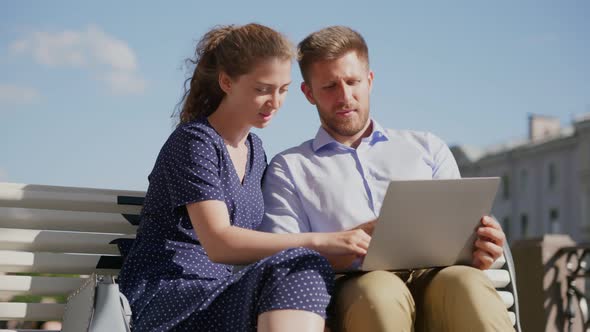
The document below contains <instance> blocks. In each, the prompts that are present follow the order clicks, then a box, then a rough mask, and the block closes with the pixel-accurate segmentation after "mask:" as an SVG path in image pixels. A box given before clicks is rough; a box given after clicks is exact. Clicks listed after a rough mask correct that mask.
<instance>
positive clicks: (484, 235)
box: [473, 216, 506, 270]
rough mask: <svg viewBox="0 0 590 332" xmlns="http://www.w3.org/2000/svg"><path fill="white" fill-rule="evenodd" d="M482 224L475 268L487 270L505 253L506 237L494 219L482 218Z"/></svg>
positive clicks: (474, 260) (479, 229) (475, 257)
mask: <svg viewBox="0 0 590 332" xmlns="http://www.w3.org/2000/svg"><path fill="white" fill-rule="evenodd" d="M481 223H482V225H483V226H481V227H479V228H478V229H477V239H476V240H475V250H474V251H473V267H476V268H478V269H480V270H487V269H489V268H490V266H492V264H493V263H494V262H495V261H496V259H498V258H500V256H502V254H503V253H504V249H503V248H504V243H505V242H506V235H505V234H504V232H503V231H502V227H500V224H499V223H498V222H497V221H496V220H494V218H492V217H489V216H484V217H483V218H481Z"/></svg>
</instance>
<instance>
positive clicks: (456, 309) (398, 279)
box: [328, 266, 514, 332]
mask: <svg viewBox="0 0 590 332" xmlns="http://www.w3.org/2000/svg"><path fill="white" fill-rule="evenodd" d="M330 315H331V318H330V320H329V321H328V324H329V325H330V326H331V330H332V332H336V331H344V332H357V331H363V332H379V331H396V332H397V331H420V332H422V331H436V332H445V331H453V332H462V331H477V332H485V331H514V328H513V327H512V323H511V321H510V319H509V317H508V312H507V310H506V307H505V305H504V303H503V302H502V299H501V298H500V296H499V295H498V293H497V292H496V290H495V289H494V287H493V285H492V283H491V281H490V280H489V279H488V278H487V277H486V276H485V274H484V273H483V272H482V271H480V270H478V269H475V268H472V267H467V266H451V267H447V268H444V269H428V270H415V271H412V272H407V273H403V272H402V273H393V272H387V271H373V272H368V273H355V274H350V275H344V276H341V277H339V278H338V279H337V280H336V289H335V293H334V296H333V298H332V303H331V305H330Z"/></svg>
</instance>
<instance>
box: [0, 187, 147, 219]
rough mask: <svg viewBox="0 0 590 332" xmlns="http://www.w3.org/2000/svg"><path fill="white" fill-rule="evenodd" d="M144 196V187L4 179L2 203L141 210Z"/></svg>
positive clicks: (126, 210)
mask: <svg viewBox="0 0 590 332" xmlns="http://www.w3.org/2000/svg"><path fill="white" fill-rule="evenodd" d="M144 196H145V192H141V191H126V190H106V189H90V188H73V187H58V186H41V185H24V184H14V183H0V206H4V207H22V208H34V209H50V210H69V211H93V212H118V213H133V214H137V213H138V212H139V210H140V209H141V202H142V201H143V197H144ZM119 201H124V203H129V202H131V201H136V203H139V204H140V205H139V206H138V205H124V204H119Z"/></svg>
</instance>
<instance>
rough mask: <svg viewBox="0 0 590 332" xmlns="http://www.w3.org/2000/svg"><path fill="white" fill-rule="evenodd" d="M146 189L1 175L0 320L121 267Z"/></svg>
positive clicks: (503, 291) (42, 315)
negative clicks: (19, 180) (26, 181)
mask: <svg viewBox="0 0 590 332" xmlns="http://www.w3.org/2000/svg"><path fill="white" fill-rule="evenodd" d="M144 196H145V192H141V191H125V190H106V189H92V188H73V187H57V186H43V185H23V184H14V183H0V321H4V320H18V321H47V320H61V317H62V315H63V310H64V304H63V303H26V302H8V301H9V300H10V298H12V297H13V296H19V295H39V296H64V295H67V294H69V293H71V292H72V291H74V290H75V289H77V288H78V287H79V286H80V285H81V284H82V283H83V282H84V281H85V280H86V278H87V277H88V275H89V274H91V273H92V272H97V273H102V274H113V275H116V274H117V273H118V271H119V269H120V267H121V264H122V258H121V256H120V255H119V251H118V248H117V245H116V243H117V241H120V240H121V239H133V238H134V237H135V232H136V229H137V225H138V224H139V213H140V210H141V205H142V204H143V198H144ZM2 273H5V274H4V275H1V274H2ZM56 274H57V275H56ZM486 275H487V276H488V277H489V278H490V279H491V280H492V283H493V284H494V287H496V288H497V290H498V292H499V294H500V296H501V297H502V299H503V300H504V303H505V304H506V307H507V308H514V299H515V297H514V296H513V293H514V289H513V287H512V285H511V275H510V273H509V271H508V269H507V268H506V260H505V259H504V258H502V259H500V260H498V261H497V262H496V264H495V265H494V266H493V269H491V270H488V271H486ZM510 315H511V319H512V321H513V322H515V321H516V316H515V314H514V313H513V312H510Z"/></svg>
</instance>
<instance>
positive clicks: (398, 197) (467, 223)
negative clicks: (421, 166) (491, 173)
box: [361, 177, 500, 271]
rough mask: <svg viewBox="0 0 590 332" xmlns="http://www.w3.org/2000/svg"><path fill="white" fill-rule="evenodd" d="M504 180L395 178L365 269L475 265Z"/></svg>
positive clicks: (364, 265) (363, 266)
mask: <svg viewBox="0 0 590 332" xmlns="http://www.w3.org/2000/svg"><path fill="white" fill-rule="evenodd" d="M499 182H500V178H498V177H491V178H463V179H448V180H411V181H392V182H391V183H390V184H389V187H388V189H387V193H386V195H385V199H384V201H383V206H382V208H381V213H380V216H379V221H378V222H377V224H376V226H375V229H374V231H373V236H372V239H371V243H370V245H369V250H368V252H367V255H366V256H365V259H364V261H363V264H362V266H361V270H363V271H372V270H406V269H416V268H427V267H439V266H449V265H456V264H463V265H470V264H471V261H472V251H473V243H474V241H475V237H476V235H475V230H476V229H477V227H479V226H480V225H481V222H480V220H481V217H483V216H484V215H489V214H490V211H491V208H492V203H493V201H494V197H495V196H496V192H497V190H498V185H499Z"/></svg>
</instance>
